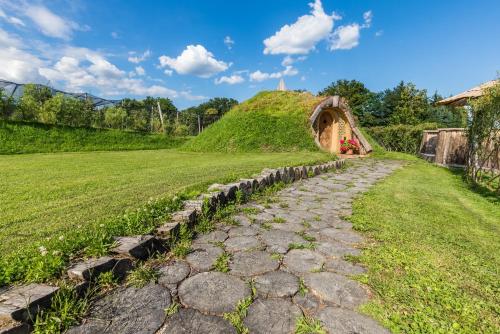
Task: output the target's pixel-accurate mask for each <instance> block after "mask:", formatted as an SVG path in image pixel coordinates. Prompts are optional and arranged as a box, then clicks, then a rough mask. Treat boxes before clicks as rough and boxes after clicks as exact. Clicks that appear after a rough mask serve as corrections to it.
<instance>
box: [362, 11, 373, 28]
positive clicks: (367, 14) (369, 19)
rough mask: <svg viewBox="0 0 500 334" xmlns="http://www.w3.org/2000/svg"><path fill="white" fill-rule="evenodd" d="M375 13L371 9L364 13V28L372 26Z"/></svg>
mask: <svg viewBox="0 0 500 334" xmlns="http://www.w3.org/2000/svg"><path fill="white" fill-rule="evenodd" d="M372 19H373V13H372V11H371V10H369V11H367V12H364V13H363V20H365V23H364V24H363V28H370V27H371V25H372Z"/></svg>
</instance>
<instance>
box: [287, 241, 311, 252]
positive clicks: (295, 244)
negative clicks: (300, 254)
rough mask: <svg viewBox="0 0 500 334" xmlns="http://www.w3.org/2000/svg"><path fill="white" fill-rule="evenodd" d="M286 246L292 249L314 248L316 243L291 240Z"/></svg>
mask: <svg viewBox="0 0 500 334" xmlns="http://www.w3.org/2000/svg"><path fill="white" fill-rule="evenodd" d="M288 248H289V249H290V250H292V249H311V250H314V249H315V248H316V245H315V244H314V243H313V242H308V243H305V244H304V243H298V242H293V243H290V244H288Z"/></svg>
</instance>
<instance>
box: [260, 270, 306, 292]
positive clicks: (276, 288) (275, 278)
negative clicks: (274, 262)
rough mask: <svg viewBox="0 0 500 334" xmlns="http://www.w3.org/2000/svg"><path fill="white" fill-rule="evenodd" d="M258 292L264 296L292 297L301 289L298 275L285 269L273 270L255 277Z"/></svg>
mask: <svg viewBox="0 0 500 334" xmlns="http://www.w3.org/2000/svg"><path fill="white" fill-rule="evenodd" d="M254 282H255V287H256V288H257V294H258V295H259V296H260V297H262V298H270V297H290V296H293V295H294V294H295V293H296V292H297V291H298V290H299V279H298V278H297V276H295V275H292V274H290V273H287V272H284V271H280V270H278V271H271V272H268V273H266V274H264V275H260V276H257V277H255V280H254Z"/></svg>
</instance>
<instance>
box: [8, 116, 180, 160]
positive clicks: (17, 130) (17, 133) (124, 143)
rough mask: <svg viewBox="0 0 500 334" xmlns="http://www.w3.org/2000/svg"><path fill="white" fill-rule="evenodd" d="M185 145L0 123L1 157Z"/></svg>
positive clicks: (145, 136)
mask: <svg viewBox="0 0 500 334" xmlns="http://www.w3.org/2000/svg"><path fill="white" fill-rule="evenodd" d="M184 141H185V138H172V137H169V136H165V135H163V134H149V133H141V132H128V131H120V130H108V129H93V128H73V127H65V126H57V125H45V124H40V123H22V122H12V121H0V154H16V153H45V152H78V151H118V150H146V149H164V148H173V147H176V146H179V145H180V144H181V143H183V142H184Z"/></svg>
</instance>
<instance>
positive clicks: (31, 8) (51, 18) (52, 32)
mask: <svg viewBox="0 0 500 334" xmlns="http://www.w3.org/2000/svg"><path fill="white" fill-rule="evenodd" d="M25 14H26V16H28V17H29V18H30V19H31V20H32V21H33V22H34V23H35V25H36V26H37V27H38V29H40V31H41V32H42V33H43V34H44V35H47V36H49V37H55V38H61V39H64V40H69V39H71V36H72V34H73V31H74V30H89V29H90V27H88V26H83V27H80V26H79V25H78V24H77V23H75V22H72V21H70V20H67V19H64V18H62V17H60V16H58V15H56V14H54V13H53V12H51V11H50V10H49V9H47V8H46V7H43V6H41V5H28V6H27V7H26V9H25Z"/></svg>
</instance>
